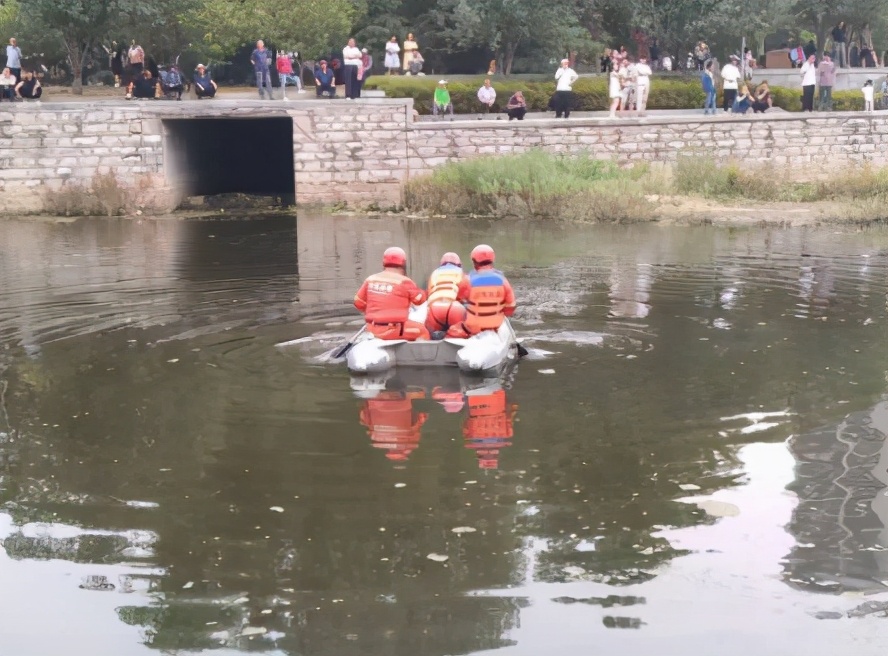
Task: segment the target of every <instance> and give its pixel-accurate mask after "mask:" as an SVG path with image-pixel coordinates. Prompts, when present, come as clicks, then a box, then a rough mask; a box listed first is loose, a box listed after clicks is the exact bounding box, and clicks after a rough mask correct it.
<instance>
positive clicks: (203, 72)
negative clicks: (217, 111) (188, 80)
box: [193, 64, 219, 100]
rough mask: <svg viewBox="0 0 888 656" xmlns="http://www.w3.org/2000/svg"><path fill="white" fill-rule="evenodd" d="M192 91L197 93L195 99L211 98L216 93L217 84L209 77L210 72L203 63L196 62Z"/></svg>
mask: <svg viewBox="0 0 888 656" xmlns="http://www.w3.org/2000/svg"><path fill="white" fill-rule="evenodd" d="M193 82H194V93H196V94H197V99H198V100H200V99H201V98H213V97H215V95H216V89H218V88H219V85H217V84H216V82H215V81H214V80H213V78H211V77H210V72H209V71H208V70H207V67H206V66H204V65H203V64H198V65H197V68H196V69H195V70H194V78H193Z"/></svg>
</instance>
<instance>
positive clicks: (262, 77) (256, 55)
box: [250, 39, 274, 100]
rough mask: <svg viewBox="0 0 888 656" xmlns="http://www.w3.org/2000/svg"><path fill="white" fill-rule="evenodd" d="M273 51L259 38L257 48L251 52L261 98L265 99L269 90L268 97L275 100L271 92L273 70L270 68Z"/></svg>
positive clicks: (251, 60) (251, 61)
mask: <svg viewBox="0 0 888 656" xmlns="http://www.w3.org/2000/svg"><path fill="white" fill-rule="evenodd" d="M270 58H271V53H270V52H268V49H267V48H266V47H265V42H264V41H263V40H262V39H259V40H258V41H257V42H256V49H255V50H253V52H252V53H251V54H250V63H251V64H252V65H253V72H254V73H255V74H256V88H257V89H258V90H259V98H260V99H261V100H264V99H265V92H266V91H267V92H268V99H269V100H274V96H273V95H272V93H271V71H270V70H269V64H270V62H269V59H270Z"/></svg>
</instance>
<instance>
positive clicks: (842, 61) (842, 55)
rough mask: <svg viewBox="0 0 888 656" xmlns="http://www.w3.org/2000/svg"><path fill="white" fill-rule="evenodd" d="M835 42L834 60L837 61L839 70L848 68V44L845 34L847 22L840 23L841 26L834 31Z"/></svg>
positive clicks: (837, 26)
mask: <svg viewBox="0 0 888 656" xmlns="http://www.w3.org/2000/svg"><path fill="white" fill-rule="evenodd" d="M832 40H833V53H832V56H833V59H835V60H836V64H838V66H839V68H848V44H847V43H846V40H847V36H846V34H845V21H839V24H838V25H836V26H835V27H834V28H833V29H832Z"/></svg>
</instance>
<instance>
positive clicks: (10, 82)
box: [0, 67, 18, 101]
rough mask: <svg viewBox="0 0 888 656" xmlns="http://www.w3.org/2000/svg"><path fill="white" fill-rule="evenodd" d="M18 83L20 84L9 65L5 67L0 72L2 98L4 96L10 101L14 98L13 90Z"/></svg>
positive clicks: (0, 94)
mask: <svg viewBox="0 0 888 656" xmlns="http://www.w3.org/2000/svg"><path fill="white" fill-rule="evenodd" d="M16 84H18V80H17V79H16V77H15V75H13V74H12V71H10V70H9V67H6V68H4V69H3V72H2V73H0V100H3V99H4V98H6V99H8V100H10V101H12V100H14V99H15V96H14V94H13V90H14V89H15V85H16Z"/></svg>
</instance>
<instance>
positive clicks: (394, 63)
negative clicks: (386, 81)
mask: <svg viewBox="0 0 888 656" xmlns="http://www.w3.org/2000/svg"><path fill="white" fill-rule="evenodd" d="M400 52H401V46H399V45H398V37H396V36H393V37H392V38H391V39H390V40H389V42H388V43H386V44H385V68H386V74H387V75H397V71H398V69H399V68H400V67H401V58H400V56H399V53H400Z"/></svg>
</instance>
